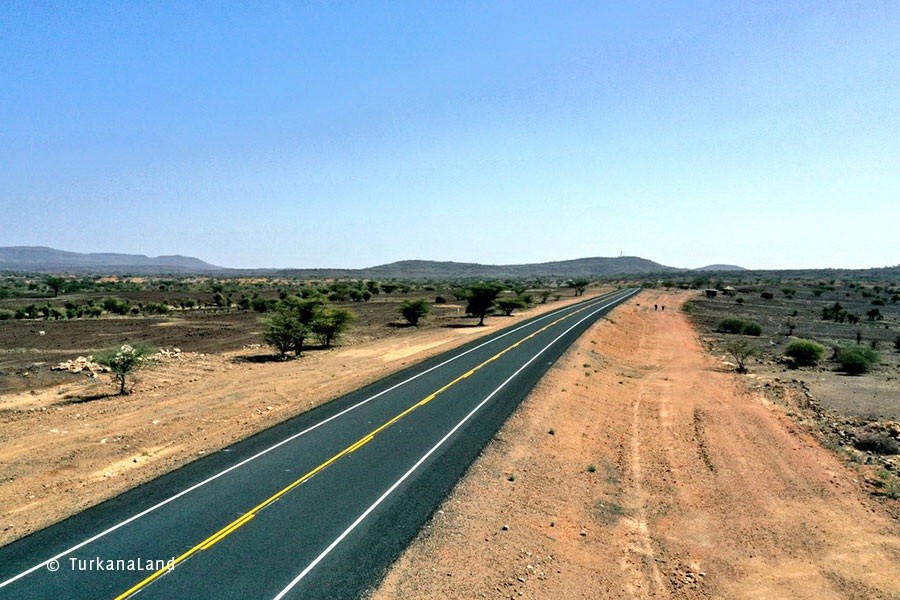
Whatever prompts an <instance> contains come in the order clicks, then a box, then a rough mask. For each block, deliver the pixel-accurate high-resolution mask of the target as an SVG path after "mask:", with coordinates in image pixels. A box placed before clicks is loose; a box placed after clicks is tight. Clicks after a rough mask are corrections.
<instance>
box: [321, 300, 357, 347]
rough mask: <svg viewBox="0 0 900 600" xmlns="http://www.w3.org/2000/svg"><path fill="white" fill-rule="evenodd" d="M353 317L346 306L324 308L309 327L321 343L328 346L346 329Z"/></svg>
mask: <svg viewBox="0 0 900 600" xmlns="http://www.w3.org/2000/svg"><path fill="white" fill-rule="evenodd" d="M355 318H356V316H355V315H354V314H353V313H352V312H350V311H349V310H347V309H346V308H326V309H324V310H322V311H320V312H319V313H318V314H317V315H316V316H315V318H314V319H313V321H312V323H311V324H310V327H311V329H312V331H313V333H315V334H316V335H318V336H319V338H320V339H321V340H322V344H323V345H324V346H325V347H326V348H330V347H331V344H332V342H334V340H335V338H337V336H339V335H340V334H341V333H343V332H345V331H347V329H348V328H349V327H350V323H352V322H353V319H355Z"/></svg>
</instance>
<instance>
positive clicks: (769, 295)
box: [759, 292, 775, 300]
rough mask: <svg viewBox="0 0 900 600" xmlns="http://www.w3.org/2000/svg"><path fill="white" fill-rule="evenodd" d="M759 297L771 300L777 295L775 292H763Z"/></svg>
mask: <svg viewBox="0 0 900 600" xmlns="http://www.w3.org/2000/svg"><path fill="white" fill-rule="evenodd" d="M759 297H760V298H762V299H763V300H771V299H772V298H774V297H775V294H773V293H772V292H763V293H762V294H760V295H759Z"/></svg>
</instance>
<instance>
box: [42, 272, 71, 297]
mask: <svg viewBox="0 0 900 600" xmlns="http://www.w3.org/2000/svg"><path fill="white" fill-rule="evenodd" d="M44 283H46V284H47V287H48V288H50V291H51V292H53V297H54V298H56V297H57V296H59V291H60V290H61V289H62V287H63V285H65V283H66V280H65V279H64V278H62V277H48V278H46V279H45V280H44Z"/></svg>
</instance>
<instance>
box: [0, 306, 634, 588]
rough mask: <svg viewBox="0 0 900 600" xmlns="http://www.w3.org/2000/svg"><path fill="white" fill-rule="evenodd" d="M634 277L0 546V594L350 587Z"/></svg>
mask: <svg viewBox="0 0 900 600" xmlns="http://www.w3.org/2000/svg"><path fill="white" fill-rule="evenodd" d="M638 291H639V290H636V289H629V290H622V291H619V292H614V293H612V294H608V295H605V296H599V297H596V298H591V299H588V300H585V301H583V302H581V303H579V304H576V305H574V306H571V307H567V308H563V309H560V310H557V311H554V312H552V313H550V314H547V315H544V316H541V317H535V318H533V319H531V320H528V321H525V322H523V323H520V324H518V325H516V326H513V327H509V328H506V329H503V330H501V331H498V332H496V333H494V334H492V335H490V336H488V337H486V338H481V339H478V340H475V341H473V342H470V343H469V344H467V345H465V346H463V347H461V348H458V349H456V350H453V351H450V352H447V353H445V354H442V355H440V356H437V357H434V358H432V359H429V360H427V361H425V362H423V363H420V364H418V365H416V366H414V367H411V368H408V369H406V370H404V371H401V372H399V373H397V374H395V375H392V376H390V377H387V378H385V379H383V380H381V381H379V382H377V383H374V384H372V385H369V386H366V387H365V388H362V389H360V390H357V391H356V392H353V393H351V394H348V395H346V396H343V397H341V398H339V399H337V400H335V401H333V402H330V403H328V404H327V405H325V406H321V407H319V408H317V409H314V410H311V411H309V412H307V413H304V414H302V415H299V416H298V417H295V418H293V419H291V420H289V421H286V422H284V423H282V424H280V425H277V426H275V427H272V428H270V429H267V430H266V431H264V432H262V433H259V434H257V435H255V436H253V437H251V438H249V439H247V440H244V441H243V442H240V443H238V444H235V445H233V446H231V447H228V448H225V449H224V450H222V451H220V452H217V453H214V454H212V455H210V456H208V457H205V458H203V459H201V460H198V461H196V462H194V463H191V464H189V465H187V466H185V467H182V468H181V469H178V470H177V471H174V472H172V473H169V474H167V475H164V476H162V477H160V478H158V479H155V480H153V481H151V482H149V483H147V484H144V485H142V486H140V487H138V488H135V489H134V490H131V491H129V492H126V493H124V494H122V495H120V496H118V497H116V498H114V499H112V500H109V501H107V502H104V503H103V504H100V505H98V506H96V507H94V508H91V509H89V510H87V511H84V512H83V513H80V514H78V515H76V516H74V517H71V518H69V519H67V520H65V521H63V522H61V523H59V524H57V525H54V526H51V527H48V528H47V529H44V530H42V531H39V532H37V533H35V534H33V535H30V536H28V537H26V538H23V539H22V540H19V541H17V542H14V543H12V544H9V545H7V546H5V547H3V548H0V598H11V599H12V598H15V599H16V600H26V599H32V598H34V599H40V600H47V599H53V600H61V599H67V598H91V599H94V598H97V599H108V600H112V599H114V598H140V599H141V600H144V599H151V598H153V599H174V598H178V599H181V598H192V599H203V598H214V599H217V600H219V599H221V600H224V599H231V598H234V599H240V600H251V599H264V600H273V599H276V600H277V599H281V598H341V599H343V598H355V597H358V596H359V595H360V594H361V593H362V592H364V591H365V590H366V589H367V588H368V587H369V586H371V585H372V584H374V583H376V582H377V581H378V580H379V578H380V577H381V576H382V574H383V573H384V571H385V569H387V568H388V567H389V566H390V564H391V563H392V562H393V560H394V559H395V558H396V557H397V556H398V555H399V553H400V552H401V551H402V550H403V549H404V548H405V547H406V545H407V544H408V543H409V542H410V540H411V539H412V538H413V536H415V534H416V533H417V532H418V530H419V529H420V528H421V526H422V525H423V524H424V523H425V522H426V520H427V519H428V517H429V516H430V515H431V514H432V512H433V511H434V510H436V509H437V507H438V505H439V504H440V502H441V500H442V499H443V498H444V497H445V496H446V495H447V493H448V492H449V491H450V490H451V489H452V487H453V486H454V484H455V483H456V482H457V481H458V479H459V477H460V476H461V475H462V474H463V473H464V472H465V470H466V468H467V467H468V466H469V465H470V464H471V462H472V461H473V460H474V459H475V457H476V456H477V455H478V453H479V452H480V451H481V450H482V448H483V447H484V445H485V444H486V443H487V442H488V441H489V440H490V439H491V437H492V436H493V435H494V434H495V433H496V431H497V430H498V429H499V427H500V426H501V425H502V424H503V423H504V421H506V419H507V418H508V417H509V415H510V413H511V412H512V411H513V410H514V409H515V408H516V406H517V405H518V404H519V402H521V401H522V399H523V398H524V397H525V396H526V395H527V394H528V392H529V391H530V390H531V388H532V387H533V386H534V384H535V383H537V381H538V380H539V379H540V378H541V376H542V375H543V374H544V373H545V372H546V371H547V369H548V368H549V367H550V366H551V365H552V364H553V363H554V362H555V361H556V360H557V359H558V358H559V356H560V355H561V354H562V353H563V352H564V351H565V350H566V348H568V347H569V345H571V344H572V342H573V341H574V340H575V339H577V338H578V337H579V336H580V335H581V334H582V333H584V331H585V330H586V329H587V328H588V327H590V325H591V324H592V323H593V322H594V321H596V320H597V319H598V318H599V317H601V316H602V315H603V314H605V313H606V312H608V311H609V310H611V309H612V308H613V307H615V306H616V305H617V304H619V303H621V302H623V301H624V300H626V299H628V298H630V297H631V296H633V295H634V294H636V293H637V292H638ZM601 351H602V349H601ZM110 561H111V562H110ZM165 561H170V562H169V563H168V564H167V565H163V563H164V562H165ZM172 564H174V565H175V566H174V569H169V568H168V567H169V566H171V565H172ZM54 568H55V570H54Z"/></svg>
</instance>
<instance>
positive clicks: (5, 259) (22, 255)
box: [0, 246, 740, 279]
mask: <svg viewBox="0 0 900 600" xmlns="http://www.w3.org/2000/svg"><path fill="white" fill-rule="evenodd" d="M713 267H716V268H717V270H718V268H719V267H722V268H723V269H724V268H730V269H739V268H740V267H728V266H727V265H712V266H711V267H706V269H712V268H713ZM0 270H5V271H36V272H44V273H110V274H133V275H142V274H191V273H196V274H214V275H219V276H222V277H227V276H232V275H278V276H286V277H290V276H293V277H360V278H373V279H389V278H397V279H516V278H534V277H557V278H561V279H569V278H573V277H597V276H602V275H619V274H622V275H640V274H644V273H669V272H677V271H684V269H676V268H674V267H668V266H665V265H661V264H659V263H657V262H653V261H652V260H647V259H645V258H639V257H637V256H619V257H615V258H606V257H600V256H598V257H593V258H578V259H575V260H561V261H554V262H544V263H533V264H520V265H483V264H479V263H461V262H450V261H433V260H402V261H398V262H393V263H390V264H386V265H378V266H374V267H367V268H364V269H328V268H325V269H265V268H262V269H228V268H224V267H219V266H216V265H211V264H209V263H207V262H204V261H202V260H200V259H198V258H191V257H189V256H178V255H173V256H156V257H150V256H144V255H141V254H113V253H92V254H83V253H80V252H65V251H63V250H55V249H53V248H46V247H42V246H14V247H6V248H0Z"/></svg>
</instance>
